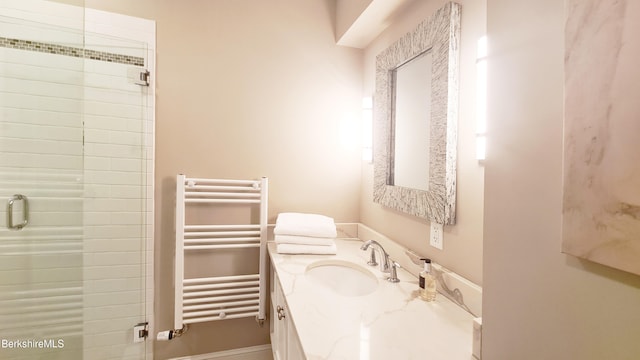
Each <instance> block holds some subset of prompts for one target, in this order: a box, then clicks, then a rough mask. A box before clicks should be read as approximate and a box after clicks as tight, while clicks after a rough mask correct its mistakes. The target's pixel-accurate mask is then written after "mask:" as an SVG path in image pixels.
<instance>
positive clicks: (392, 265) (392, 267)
mask: <svg viewBox="0 0 640 360" xmlns="http://www.w3.org/2000/svg"><path fill="white" fill-rule="evenodd" d="M399 267H401V266H400V264H398V263H397V262H395V261H393V260H391V259H389V268H390V269H389V270H390V271H389V277H388V278H387V281H388V282H392V283H397V282H400V279H398V272H397V271H396V268H399Z"/></svg>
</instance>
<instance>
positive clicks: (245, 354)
mask: <svg viewBox="0 0 640 360" xmlns="http://www.w3.org/2000/svg"><path fill="white" fill-rule="evenodd" d="M171 360H273V354H272V353H271V345H257V346H250V347H245V348H239V349H231V350H225V351H217V352H213V353H208V354H201V355H193V356H185V357H180V358H173V359H171Z"/></svg>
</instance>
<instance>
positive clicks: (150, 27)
mask: <svg viewBox="0 0 640 360" xmlns="http://www.w3.org/2000/svg"><path fill="white" fill-rule="evenodd" d="M85 16H86V23H85V26H86V31H87V33H88V36H87V38H86V42H87V48H90V49H93V50H98V51H108V52H114V53H118V54H126V55H132V56H137V57H144V58H146V61H145V64H146V67H147V69H148V70H149V71H150V72H151V73H152V74H154V71H155V70H154V69H155V57H154V50H153V49H154V48H155V23H153V22H151V21H147V20H142V19H136V18H132V17H127V16H121V15H115V14H109V13H105V12H101V11H95V10H91V9H87V10H86V12H85ZM105 24H106V25H105ZM104 35H107V36H104ZM131 68H132V66H131V65H123V64H114V63H110V62H105V61H95V60H86V61H85V77H84V80H85V85H86V86H85V92H84V97H85V129H84V130H85V163H84V165H85V188H86V191H87V194H90V196H91V199H87V202H86V203H85V216H84V221H85V229H86V232H87V235H86V239H87V243H86V245H87V246H86V248H85V253H84V254H85V255H84V261H85V269H86V272H85V279H92V280H87V281H85V294H86V296H85V328H86V329H85V330H86V333H85V334H86V335H85V348H84V354H85V359H111V358H119V359H141V358H143V357H145V356H146V358H149V359H150V358H152V355H153V354H152V348H153V347H152V342H151V341H147V342H144V343H139V344H133V343H132V341H131V339H132V337H133V333H132V327H133V325H135V324H136V323H138V322H141V321H150V323H151V324H150V325H151V326H150V333H151V334H153V333H154V331H153V323H152V317H153V214H152V211H153V200H152V198H153V176H152V174H153V130H154V126H153V124H154V122H153V120H154V118H153V115H154V112H153V108H154V105H155V104H154V89H153V87H152V86H151V87H141V86H139V85H135V84H133V83H132V81H131V80H130V79H129V78H128V71H129V70H130V69H131ZM89 283H91V285H89ZM142 315H146V318H144V317H141V316H142ZM123 334H125V335H126V336H124V337H123ZM123 342H124V345H123Z"/></svg>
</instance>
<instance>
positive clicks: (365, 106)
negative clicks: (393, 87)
mask: <svg viewBox="0 0 640 360" xmlns="http://www.w3.org/2000/svg"><path fill="white" fill-rule="evenodd" d="M362 161H366V162H368V163H372V162H373V98H372V97H364V98H362Z"/></svg>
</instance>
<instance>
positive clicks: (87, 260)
mask: <svg viewBox="0 0 640 360" xmlns="http://www.w3.org/2000/svg"><path fill="white" fill-rule="evenodd" d="M0 10H2V11H1V14H2V20H6V21H3V22H1V23H2V26H0V34H1V35H0V36H4V37H9V38H18V39H25V40H32V41H41V42H51V43H54V44H60V45H65V46H78V47H80V46H81V45H82V44H83V41H84V40H85V38H84V37H83V32H82V31H81V30H82V28H83V27H85V28H86V30H87V31H88V32H91V34H88V36H87V37H86V39H87V41H90V44H88V47H89V48H91V49H94V50H99V51H109V52H115V53H121V54H127V55H134V56H140V57H145V58H147V62H146V65H147V69H148V70H149V71H150V72H151V73H152V74H154V72H155V57H154V48H155V23H153V22H151V21H148V20H142V19H136V18H131V17H126V16H120V15H115V14H109V13H105V12H100V11H94V10H91V9H86V10H85V9H82V8H75V7H71V6H67V5H63V4H58V3H54V2H48V1H39V0H1V1H0ZM8 17H13V18H16V19H9V18H8ZM17 19H26V20H27V21H24V20H17ZM85 20H86V22H85ZM29 21H35V22H38V23H41V24H39V25H38V26H41V27H43V28H45V30H44V31H34V30H32V29H30V28H29V26H27V25H29ZM42 23H44V24H48V25H43V24H42ZM25 24H26V25H25ZM55 26H62V27H66V28H67V29H66V30H63V31H58V29H56V28H55ZM70 27H72V28H74V29H75V30H70V29H68V28H70ZM104 35H107V36H104ZM114 37H120V38H122V39H127V40H114ZM131 44H134V45H135V46H129V45H131ZM127 47H128V48H127ZM0 59H1V62H0V76H1V77H2V79H3V81H2V83H0V92H2V100H3V101H2V103H1V104H0V105H2V106H0V111H1V112H2V114H1V115H2V117H3V118H5V119H10V118H19V119H20V121H19V122H13V123H2V128H1V131H0V136H4V137H7V138H9V139H8V140H7V141H2V142H0V143H2V144H3V145H0V146H4V147H9V148H11V149H14V150H12V151H8V152H6V153H3V156H2V157H0V168H2V167H5V168H9V167H15V166H20V167H22V168H25V167H31V168H34V169H37V170H34V176H36V177H40V178H42V177H45V176H49V177H52V176H53V177H56V176H57V177H58V178H61V179H63V180H65V181H67V182H69V179H71V180H72V182H73V183H75V184H82V181H83V180H84V182H85V185H84V189H83V187H82V185H80V186H79V190H74V189H75V188H69V185H66V184H64V185H60V186H61V187H63V186H64V188H63V189H62V190H60V191H65V192H66V193H69V192H70V191H71V192H72V191H76V193H71V194H70V196H76V198H77V199H78V200H76V201H74V202H70V203H69V206H70V208H69V210H65V211H59V210H55V211H57V212H56V213H52V212H51V211H52V210H53V209H54V207H53V206H48V205H47V203H46V202H44V203H42V202H40V203H39V204H34V205H33V209H32V213H33V220H34V223H35V222H36V220H38V221H40V222H42V223H43V224H45V225H47V226H56V225H57V223H58V222H62V221H67V222H68V220H69V217H71V219H72V220H75V222H76V223H77V230H75V232H74V233H73V234H65V237H64V238H68V239H70V240H67V241H66V243H65V245H64V246H65V249H67V248H71V249H75V248H73V246H74V245H73V244H75V246H76V247H78V246H79V249H76V251H80V250H82V251H84V253H83V255H82V256H81V260H80V265H82V263H84V266H85V269H84V271H83V274H82V288H81V293H82V299H83V300H82V301H83V302H84V309H83V310H81V311H79V312H78V311H76V313H75V314H76V316H78V317H79V319H81V321H83V324H82V327H81V328H79V329H78V332H82V333H83V334H84V340H83V344H80V345H83V349H82V350H80V354H81V355H82V357H83V358H84V359H111V358H118V359H141V358H149V359H150V358H152V342H151V341H148V342H147V343H141V344H133V342H132V327H133V325H134V324H136V323H137V322H140V321H144V320H149V321H151V320H152V317H153V272H152V271H153V215H152V209H153V203H152V200H151V199H152V196H153V176H152V173H153V153H154V152H153V145H154V143H153V131H154V125H153V124H154V110H153V109H154V106H155V104H154V89H153V86H151V87H148V88H141V87H139V86H137V85H132V84H131V81H130V80H129V79H128V78H127V69H128V68H131V66H127V65H121V64H115V63H107V62H104V61H97V60H88V59H87V60H85V59H81V58H74V57H70V56H63V55H53V54H46V53H38V52H26V51H24V50H16V49H10V48H2V47H0ZM83 70H84V71H83ZM5 79H6V81H4V80H5ZM83 85H86V86H83ZM9 88H10V89H12V90H8V89H9ZM6 104H10V106H4V105H6ZM82 109H84V111H85V113H84V114H82V111H81V110H82ZM83 120H84V129H83V126H82V125H83V124H82V122H83ZM83 130H84V131H83ZM83 136H84V149H83V143H82V138H83ZM16 137H18V138H21V141H20V142H17V141H14V140H13V139H12V138H16ZM38 137H44V140H42V141H35V139H37V138H38ZM74 139H75V140H76V141H75V142H74ZM78 139H79V140H78ZM25 144H26V145H25ZM11 149H6V148H2V149H0V151H3V152H4V151H5V150H11ZM25 150H29V151H38V152H44V153H43V154H40V155H39V156H35V157H34V156H27V155H28V154H24V153H23V151H25ZM83 150H84V157H83ZM83 168H84V171H83V172H79V173H78V172H77V171H76V172H74V171H72V170H70V169H83ZM47 169H49V171H48V170H47ZM23 172H24V170H23ZM43 172H44V175H43ZM21 175H23V174H21ZM33 191H40V192H42V191H44V190H42V189H38V188H36V189H33ZM83 194H84V195H85V200H81V196H82V195H83ZM74 205H75V207H76V208H77V209H76V210H71V206H74ZM83 208H84V213H83V212H82V209H83ZM2 215H4V214H2ZM74 216H75V218H74ZM1 218H2V219H5V218H6V216H1ZM82 225H84V227H83V226H82ZM83 229H84V234H83ZM48 230H49V231H50V232H51V231H53V236H54V237H56V238H57V239H64V238H63V237H62V236H61V234H62V233H63V232H62V231H61V230H60V229H58V228H54V229H48ZM83 235H84V239H85V241H84V242H82V239H83ZM59 242H60V241H59ZM55 245H56V246H60V245H61V244H60V243H58V244H55ZM44 246H45V247H44V248H43V249H45V250H46V249H47V248H46V246H47V245H46V244H45V245H44ZM52 246H53V245H52ZM68 260H69V259H68V258H67V257H64V256H61V257H59V258H57V259H54V258H51V259H46V260H43V261H41V262H40V263H39V265H38V266H37V269H36V270H34V271H32V272H30V273H29V275H30V276H36V278H38V279H43V280H48V281H56V280H60V279H65V276H67V275H73V276H75V277H76V278H78V279H79V278H80V276H78V274H79V272H78V271H77V269H71V268H69V263H66V264H65V261H68ZM61 265H66V266H65V267H61ZM4 270H5V268H3V267H0V271H4ZM13 273H15V271H14V272H12V274H13ZM24 275H25V276H27V274H24ZM21 282H22V280H20V278H19V277H17V278H16V284H20V283H21ZM76 285H77V286H78V288H80V287H79V284H76ZM145 315H146V318H145ZM3 320H6V319H4V318H3ZM9 320H10V319H9ZM15 321H16V322H17V321H18V320H17V319H16V320H15ZM150 325H151V329H150V330H151V333H154V332H153V323H152V322H151V324H150ZM68 345H71V344H68ZM0 357H2V356H0Z"/></svg>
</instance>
